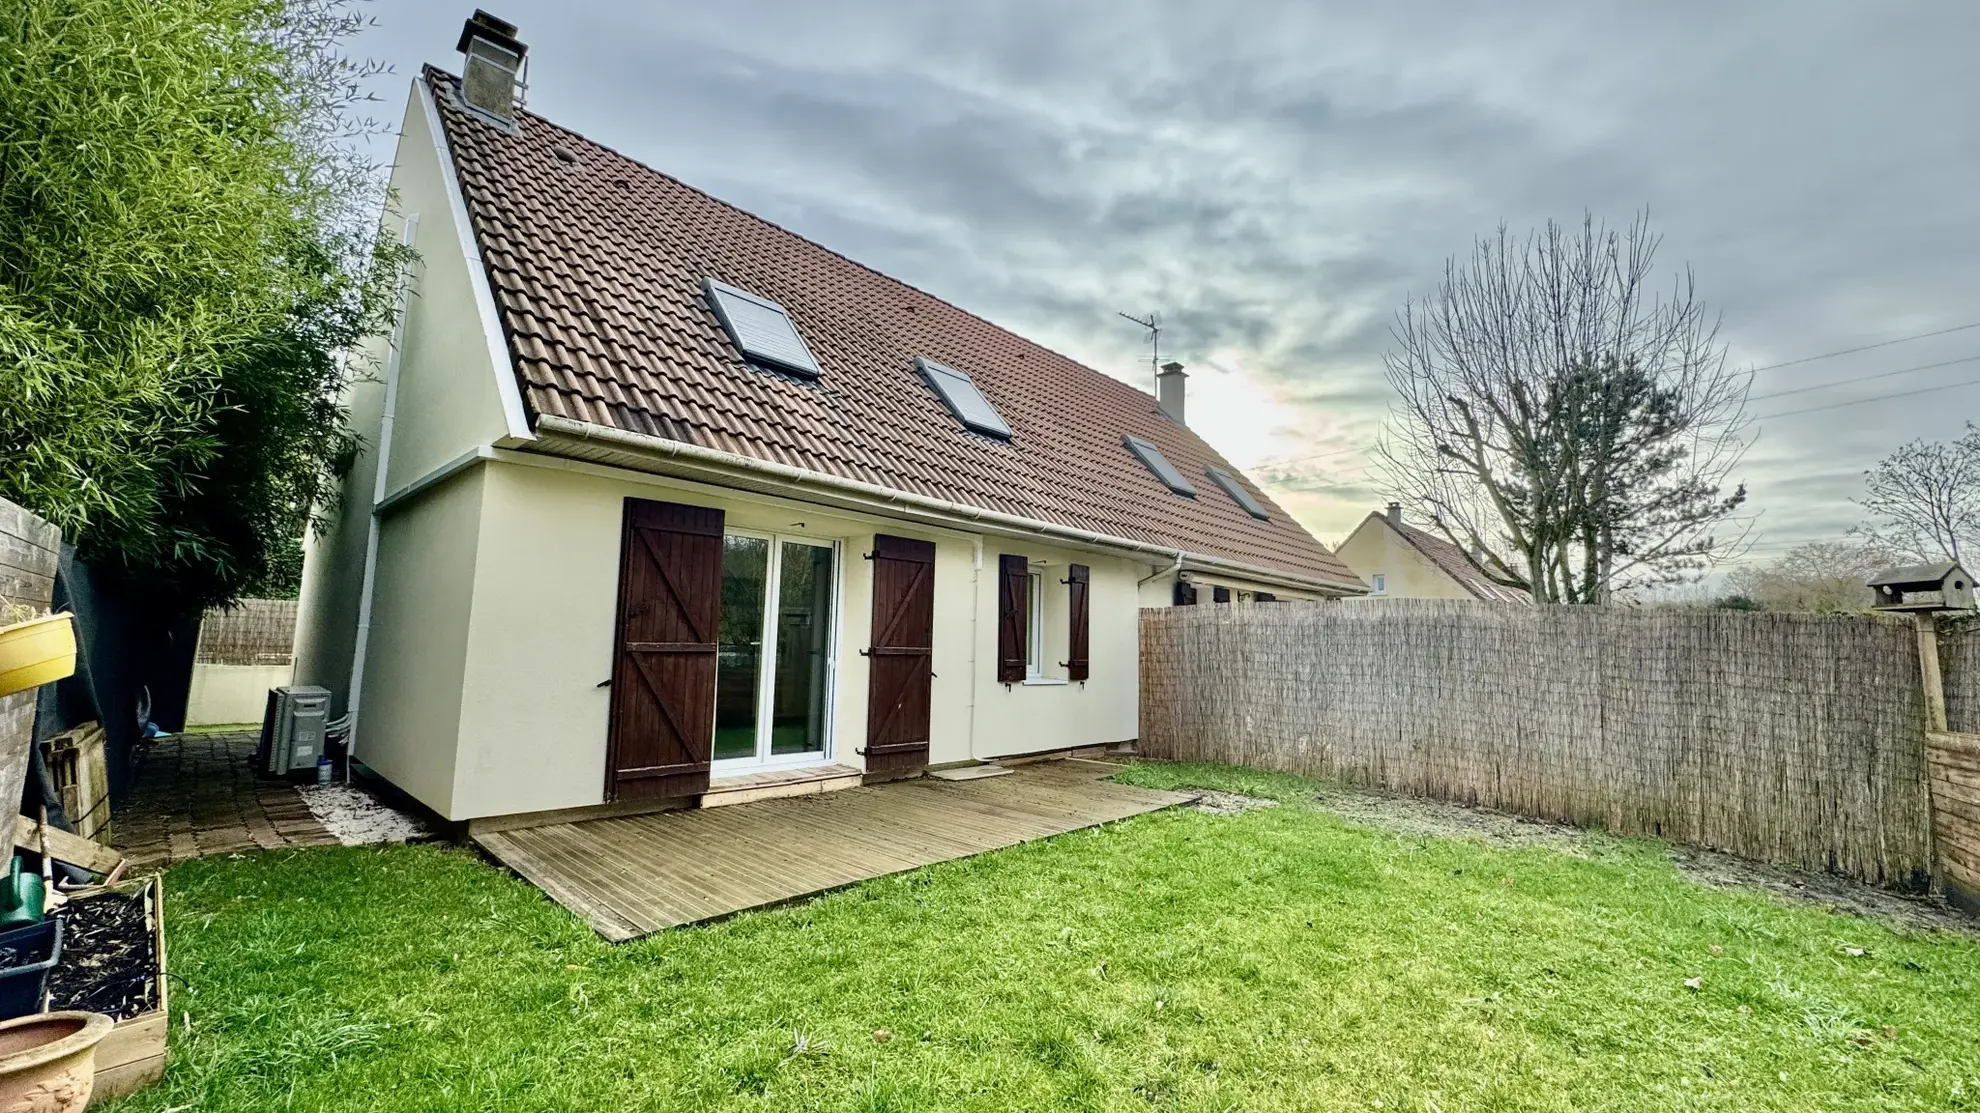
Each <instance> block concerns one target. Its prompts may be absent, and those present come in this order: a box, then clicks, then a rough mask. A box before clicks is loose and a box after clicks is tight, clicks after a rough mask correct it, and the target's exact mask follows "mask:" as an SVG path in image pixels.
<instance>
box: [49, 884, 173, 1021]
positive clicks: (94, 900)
mask: <svg viewBox="0 0 1980 1113" xmlns="http://www.w3.org/2000/svg"><path fill="white" fill-rule="evenodd" d="M62 916H63V918H64V919H65V920H67V921H68V923H67V925H66V926H65V927H64V928H63V932H62V961H61V962H59V963H57V964H56V966H55V969H54V970H52V971H50V972H49V976H48V1007H49V1008H51V1009H83V1010H86V1011H88V1012H97V1013H103V1014H104V1015H106V1016H108V1017H110V1018H111V1019H112V1020H124V1019H126V1018H128V1017H133V1016H136V1015H138V1014H139V1013H142V1012H145V1011H147V1010H150V1009H155V1008H157V1007H158V955H157V954H156V953H155V948H154V947H153V944H152V933H151V929H150V927H149V926H148V925H147V924H146V923H145V919H144V894H143V893H142V892H137V893H131V894H124V893H98V894H96V895H95V896H91V897H84V898H83V899H81V900H74V901H70V902H69V906H68V908H66V909H65V910H64V911H63V912H62Z"/></svg>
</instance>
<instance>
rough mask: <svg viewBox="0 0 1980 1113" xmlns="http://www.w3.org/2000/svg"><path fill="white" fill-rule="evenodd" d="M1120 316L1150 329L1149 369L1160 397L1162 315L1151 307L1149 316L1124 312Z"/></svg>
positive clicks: (1156, 392)
mask: <svg viewBox="0 0 1980 1113" xmlns="http://www.w3.org/2000/svg"><path fill="white" fill-rule="evenodd" d="M1120 316H1123V317H1126V318H1127V319H1128V320H1130V321H1133V322H1134V323H1135V324H1137V325H1140V326H1141V327H1142V328H1145V329H1147V330H1148V370H1149V374H1150V375H1152V376H1153V377H1154V380H1155V384H1156V385H1155V394H1156V395H1157V396H1158V397H1159V396H1160V395H1161V393H1162V387H1161V379H1162V315H1161V314H1160V313H1157V312H1155V311H1154V310H1152V309H1151V310H1149V311H1148V316H1147V317H1137V316H1135V315H1134V314H1132V313H1122V314H1120Z"/></svg>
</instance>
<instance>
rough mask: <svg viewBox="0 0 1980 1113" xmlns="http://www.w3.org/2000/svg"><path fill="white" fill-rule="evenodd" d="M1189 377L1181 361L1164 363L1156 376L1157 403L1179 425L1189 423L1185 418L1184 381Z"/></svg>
mask: <svg viewBox="0 0 1980 1113" xmlns="http://www.w3.org/2000/svg"><path fill="white" fill-rule="evenodd" d="M1188 378H1189V376H1188V375H1185V374H1183V365H1182V364H1180V363H1165V364H1163V365H1162V371H1161V373H1160V374H1158V375H1156V376H1155V405H1156V406H1157V407H1159V408H1160V409H1161V411H1162V412H1163V413H1165V414H1167V415H1169V420H1170V421H1173V422H1175V423H1176V424H1177V425H1187V424H1189V423H1188V422H1186V421H1184V420H1183V383H1184V382H1185V381H1187V380H1188Z"/></svg>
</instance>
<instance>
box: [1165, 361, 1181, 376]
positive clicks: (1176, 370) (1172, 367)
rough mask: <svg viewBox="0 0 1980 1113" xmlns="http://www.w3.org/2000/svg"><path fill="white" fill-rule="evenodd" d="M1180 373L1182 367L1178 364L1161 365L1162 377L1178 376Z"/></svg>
mask: <svg viewBox="0 0 1980 1113" xmlns="http://www.w3.org/2000/svg"><path fill="white" fill-rule="evenodd" d="M1182 373H1183V365H1182V364H1180V363H1175V362H1169V363H1165V364H1163V365H1162V374H1164V375H1180V374H1182Z"/></svg>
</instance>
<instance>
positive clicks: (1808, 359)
mask: <svg viewBox="0 0 1980 1113" xmlns="http://www.w3.org/2000/svg"><path fill="white" fill-rule="evenodd" d="M1976 328H1980V321H1975V322H1973V323H1972V324H1970V325H1954V326H1953V327H1951V328H1942V329H1937V330H1935V331H1933V332H1919V333H1913V334H1912V335H1910V336H1900V337H1898V338H1897V339H1895V340H1880V341H1878V342H1877V343H1875V344H1865V345H1863V346H1862V347H1860V348H1843V349H1841V350H1840V351H1834V352H1823V353H1822V354H1821V355H1815V356H1802V357H1801V358H1800V359H1791V360H1788V361H1787V362H1785V363H1770V364H1768V365H1767V366H1765V367H1755V368H1754V369H1753V370H1755V371H1772V370H1774V369H1776V368H1780V367H1798V366H1800V365H1801V364H1804V363H1814V362H1815V361H1816V360H1818V359H1834V358H1836V357H1837V356H1849V355H1855V354H1856V353H1858V352H1867V351H1870V350H1871V349H1873V348H1888V347H1890V346H1891V345H1893V344H1907V343H1910V342H1911V341H1913V340H1923V339H1925V338H1926V337H1929V336H1945V335H1946V334H1948V333H1954V332H1965V331H1966V330H1968V329H1976Z"/></svg>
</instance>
